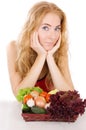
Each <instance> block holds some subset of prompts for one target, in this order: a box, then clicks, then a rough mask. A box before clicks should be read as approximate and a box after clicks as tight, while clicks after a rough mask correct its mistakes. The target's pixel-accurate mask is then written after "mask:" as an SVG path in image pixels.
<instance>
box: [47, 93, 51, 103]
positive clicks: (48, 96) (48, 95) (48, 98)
mask: <svg viewBox="0 0 86 130" xmlns="http://www.w3.org/2000/svg"><path fill="white" fill-rule="evenodd" d="M49 101H50V94H47V95H46V102H49Z"/></svg>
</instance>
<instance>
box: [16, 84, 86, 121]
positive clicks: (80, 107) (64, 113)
mask: <svg viewBox="0 0 86 130" xmlns="http://www.w3.org/2000/svg"><path fill="white" fill-rule="evenodd" d="M16 98H17V100H18V101H20V102H22V113H28V114H48V115H49V116H50V118H51V119H53V120H57V119H61V120H64V121H68V122H70V121H71V120H74V121H75V120H76V118H77V117H78V116H79V115H82V114H83V113H84V112H85V107H86V99H84V100H83V99H81V98H80V94H79V93H78V91H76V90H74V91H58V90H57V89H54V90H52V91H50V92H45V91H43V90H42V89H41V88H40V87H39V86H37V87H31V88H25V89H20V90H19V93H18V95H17V97H16Z"/></svg>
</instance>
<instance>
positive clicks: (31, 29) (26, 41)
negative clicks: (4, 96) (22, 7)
mask: <svg viewBox="0 0 86 130" xmlns="http://www.w3.org/2000/svg"><path fill="white" fill-rule="evenodd" d="M66 31H67V30H66V16H65V13H64V12H63V11H62V10H61V9H60V8H59V7H57V6H56V5H55V4H54V3H49V2H39V3H37V4H35V5H34V6H33V7H32V8H31V10H30V11H29V13H28V16H27V20H26V22H25V24H24V27H23V29H22V31H21V33H20V35H19V37H18V39H17V40H16V41H12V42H11V43H10V44H9V45H8V49H7V59H8V70H9V75H10V81H11V86H12V90H13V93H14V95H16V94H17V93H18V91H19V89H21V88H26V87H33V86H40V87H41V88H43V89H44V91H50V90H52V89H55V88H57V89H58V90H59V91H60V90H62V91H68V90H74V87H73V83H72V80H71V76H70V72H69V67H68V54H67V51H68V44H67V36H66V34H67V33H66Z"/></svg>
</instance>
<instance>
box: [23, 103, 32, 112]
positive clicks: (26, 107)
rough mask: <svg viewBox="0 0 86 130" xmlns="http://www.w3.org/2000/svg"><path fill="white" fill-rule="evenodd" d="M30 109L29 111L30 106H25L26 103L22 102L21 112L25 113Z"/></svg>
mask: <svg viewBox="0 0 86 130" xmlns="http://www.w3.org/2000/svg"><path fill="white" fill-rule="evenodd" d="M30 111H31V109H30V107H28V106H27V104H22V112H23V113H27V112H30Z"/></svg>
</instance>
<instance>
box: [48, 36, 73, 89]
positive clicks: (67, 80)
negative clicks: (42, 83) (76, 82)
mask: <svg viewBox="0 0 86 130" xmlns="http://www.w3.org/2000/svg"><path fill="white" fill-rule="evenodd" d="M60 40H61V38H60V39H59V40H58V42H57V44H56V45H55V47H54V48H53V49H52V50H50V51H49V52H48V55H47V64H48V67H49V70H50V73H51V77H52V81H53V84H54V86H55V87H56V88H57V89H59V90H63V91H67V90H74V88H73V84H72V81H71V76H70V73H69V69H68V63H67V59H66V60H65V67H64V73H65V75H66V77H64V76H63V74H62V73H61V72H60V70H59V68H58V66H57V65H56V63H55V61H54V57H53V54H54V53H55V51H56V50H58V48H59V46H60Z"/></svg>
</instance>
